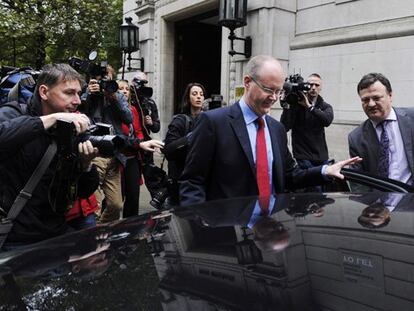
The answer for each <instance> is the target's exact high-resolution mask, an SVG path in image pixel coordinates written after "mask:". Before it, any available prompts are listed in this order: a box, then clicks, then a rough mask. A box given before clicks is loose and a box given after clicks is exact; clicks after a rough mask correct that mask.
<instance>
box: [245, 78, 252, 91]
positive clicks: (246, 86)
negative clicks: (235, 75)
mask: <svg viewBox="0 0 414 311" xmlns="http://www.w3.org/2000/svg"><path fill="white" fill-rule="evenodd" d="M251 81H252V79H251V78H250V77H249V76H248V75H246V76H244V77H243V84H244V87H245V88H246V89H248V88H249V86H250V82H251Z"/></svg>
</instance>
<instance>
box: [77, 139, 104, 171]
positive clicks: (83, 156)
mask: <svg viewBox="0 0 414 311" xmlns="http://www.w3.org/2000/svg"><path fill="white" fill-rule="evenodd" d="M78 151H79V157H80V161H81V163H82V168H83V170H84V171H89V170H90V169H91V166H92V164H91V161H92V160H93V159H94V158H95V157H96V156H97V155H98V153H99V150H98V148H96V147H94V146H92V143H91V142H90V141H89V140H87V141H85V142H82V143H79V145H78Z"/></svg>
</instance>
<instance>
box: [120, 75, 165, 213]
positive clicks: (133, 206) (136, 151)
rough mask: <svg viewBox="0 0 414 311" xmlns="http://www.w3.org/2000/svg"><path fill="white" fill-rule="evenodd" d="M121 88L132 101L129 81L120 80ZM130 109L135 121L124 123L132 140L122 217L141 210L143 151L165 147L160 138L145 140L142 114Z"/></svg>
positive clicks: (126, 150)
mask: <svg viewBox="0 0 414 311" xmlns="http://www.w3.org/2000/svg"><path fill="white" fill-rule="evenodd" d="M118 86H119V90H120V91H121V92H122V93H123V94H124V95H125V97H126V98H127V99H128V103H130V98H131V92H130V90H131V88H130V86H129V83H128V81H126V80H119V81H118ZM130 109H131V111H132V114H133V116H134V119H133V122H132V124H130V125H127V124H122V129H123V132H124V134H125V135H127V136H128V139H129V141H130V142H132V143H130V144H129V146H128V148H126V149H125V150H124V151H123V154H124V155H125V157H126V159H127V160H126V163H125V166H124V170H123V178H124V179H123V181H124V182H123V186H124V188H123V193H124V196H125V201H124V208H123V213H122V217H123V218H127V217H130V216H137V215H138V211H139V195H140V185H141V184H142V179H141V170H142V151H146V152H148V153H149V152H151V153H153V152H154V151H156V150H157V149H160V148H163V145H164V144H163V143H162V142H161V141H158V140H147V141H144V139H145V137H144V132H143V129H142V126H141V124H142V122H140V121H141V115H140V114H139V113H138V111H137V109H136V108H135V107H134V106H132V105H130Z"/></svg>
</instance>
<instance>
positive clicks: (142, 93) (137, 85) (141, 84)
mask: <svg viewBox="0 0 414 311" xmlns="http://www.w3.org/2000/svg"><path fill="white" fill-rule="evenodd" d="M147 83H148V81H147V80H140V79H133V80H132V82H131V94H132V96H131V104H132V105H134V106H135V107H137V108H138V109H139V108H141V109H142V113H143V114H144V116H151V114H152V108H151V105H150V104H149V103H148V100H149V99H150V98H151V97H152V94H153V90H152V88H151V87H148V86H145V84H147Z"/></svg>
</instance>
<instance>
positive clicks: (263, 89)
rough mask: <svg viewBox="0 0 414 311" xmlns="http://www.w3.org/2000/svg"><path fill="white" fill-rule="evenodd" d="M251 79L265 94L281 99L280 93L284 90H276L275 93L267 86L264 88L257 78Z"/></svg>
mask: <svg viewBox="0 0 414 311" xmlns="http://www.w3.org/2000/svg"><path fill="white" fill-rule="evenodd" d="M250 79H252V81H253V82H254V83H256V85H257V86H258V87H260V88H261V89H262V91H263V92H265V93H267V94H269V95H275V97H279V96H280V93H281V92H282V91H283V89H280V90H276V91H274V90H272V89H269V88H268V87H265V86H263V85H262V84H260V83H259V81H257V80H256V79H255V78H253V77H250Z"/></svg>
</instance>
